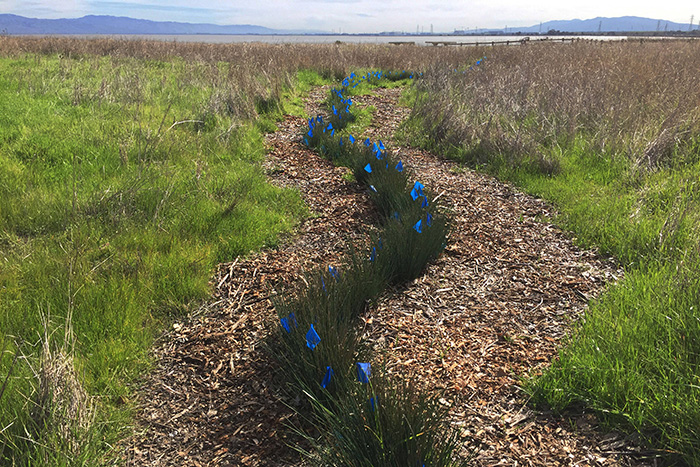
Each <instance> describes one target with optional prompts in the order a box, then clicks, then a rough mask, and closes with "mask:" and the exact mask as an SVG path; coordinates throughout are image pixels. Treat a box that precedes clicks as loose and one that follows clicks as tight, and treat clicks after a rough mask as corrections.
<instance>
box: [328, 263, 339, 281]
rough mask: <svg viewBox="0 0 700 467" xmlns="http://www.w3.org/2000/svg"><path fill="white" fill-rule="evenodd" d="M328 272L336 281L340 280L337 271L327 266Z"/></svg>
mask: <svg viewBox="0 0 700 467" xmlns="http://www.w3.org/2000/svg"><path fill="white" fill-rule="evenodd" d="M328 272H329V273H330V274H331V277H332V278H333V279H335V280H336V281H338V280H339V279H340V274H338V269H336V268H334V267H333V266H328Z"/></svg>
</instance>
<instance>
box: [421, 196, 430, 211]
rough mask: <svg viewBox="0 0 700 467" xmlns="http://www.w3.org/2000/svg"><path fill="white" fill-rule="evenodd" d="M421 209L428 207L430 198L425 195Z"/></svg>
mask: <svg viewBox="0 0 700 467" xmlns="http://www.w3.org/2000/svg"><path fill="white" fill-rule="evenodd" d="M420 207H422V208H427V207H428V198H426V197H425V195H424V196H423V202H422V203H421V204H420Z"/></svg>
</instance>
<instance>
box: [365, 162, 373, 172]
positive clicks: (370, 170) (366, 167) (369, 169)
mask: <svg viewBox="0 0 700 467" xmlns="http://www.w3.org/2000/svg"><path fill="white" fill-rule="evenodd" d="M365 172H367V173H368V174H371V173H372V166H371V165H369V164H367V165H366V166H365Z"/></svg>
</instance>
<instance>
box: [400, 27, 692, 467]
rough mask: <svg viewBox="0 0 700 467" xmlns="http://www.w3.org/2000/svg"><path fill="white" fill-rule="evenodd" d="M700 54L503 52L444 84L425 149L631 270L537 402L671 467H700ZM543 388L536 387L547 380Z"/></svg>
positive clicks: (591, 48)
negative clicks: (545, 213)
mask: <svg viewBox="0 0 700 467" xmlns="http://www.w3.org/2000/svg"><path fill="white" fill-rule="evenodd" d="M698 59H700V44H699V43H697V42H696V41H665V40H664V41H643V42H639V41H637V42H597V43H586V42H577V43H574V44H572V45H570V46H569V45H566V46H555V45H543V46H536V47H531V46H525V47H518V48H498V49H493V50H492V51H490V52H487V60H486V61H485V62H484V63H482V64H481V66H479V67H474V68H473V69H471V70H469V69H467V70H464V71H465V72H464V73H462V72H461V70H457V71H458V72H455V71H445V70H441V69H432V70H428V71H426V72H425V73H424V75H423V76H422V79H420V80H419V81H418V82H417V84H416V89H415V90H414V91H413V94H412V97H413V113H412V116H411V118H410V120H409V121H408V122H407V124H406V125H405V126H404V134H405V136H406V137H407V138H408V139H410V140H411V141H412V142H413V144H417V145H422V146H424V147H428V148H432V149H434V150H436V151H438V152H441V153H443V154H445V155H446V156H448V157H452V158H455V159H457V160H459V161H462V162H464V163H466V164H469V165H471V166H474V167H477V168H480V169H482V170H486V171H489V172H491V173H494V174H496V175H497V176H499V177H501V178H504V179H507V180H510V181H512V182H515V183H516V184H518V185H520V186H522V187H523V188H524V189H525V190H527V191H529V192H531V193H533V194H536V195H538V196H542V197H544V198H546V199H549V200H551V201H552V202H553V203H554V204H555V205H556V206H557V208H558V209H559V211H560V215H559V217H558V221H559V222H561V224H562V225H564V226H565V227H566V228H568V229H570V230H572V231H573V232H574V235H575V236H576V237H577V239H578V241H579V242H580V243H581V244H583V245H585V246H594V247H597V248H598V249H599V250H600V251H601V252H603V253H605V254H609V255H612V256H613V257H615V258H616V259H617V260H618V261H619V262H620V263H621V264H622V265H623V266H624V267H625V276H626V277H625V278H624V279H623V280H621V281H620V282H619V283H617V284H612V285H611V286H610V287H609V289H608V291H607V292H606V293H605V294H604V295H603V296H602V297H601V298H599V299H598V300H596V301H595V302H594V303H592V304H591V309H590V311H589V312H588V314H587V315H586V317H585V319H584V320H583V321H582V322H581V323H579V325H578V326H577V329H576V330H575V332H574V333H573V335H572V336H571V338H570V342H569V344H568V346H566V347H565V348H563V349H562V350H561V352H560V357H559V359H557V360H556V361H555V362H554V363H553V364H552V367H551V368H550V369H549V370H548V371H546V372H545V374H544V375H542V376H540V377H538V378H534V379H531V380H530V382H529V383H528V384H527V388H528V390H529V391H530V392H531V393H532V394H533V395H534V396H535V400H536V401H537V402H538V403H546V404H548V405H549V406H551V407H553V408H555V409H557V410H566V409H569V410H572V409H573V410H576V409H579V408H581V407H588V408H592V409H594V410H595V411H597V413H598V414H599V415H600V416H601V418H602V419H604V420H605V421H607V422H609V423H611V424H615V425H616V426H618V427H623V428H625V429H627V430H630V431H633V432H634V431H636V432H638V433H639V434H641V439H642V440H644V442H646V443H647V444H648V446H650V447H652V448H657V449H659V450H660V454H661V455H663V456H664V457H666V458H667V460H668V462H685V463H688V464H697V463H698V462H700V442H698V440H700V429H699V427H700V384H698V382H699V381H700V379H699V378H700V360H699V359H698V348H700V319H698V316H699V315H698V310H699V309H700V295H699V294H698V290H700V287H699V285H700V231H699V229H698V226H699V225H700V74H698V73H697V63H698ZM533 376H535V375H533Z"/></svg>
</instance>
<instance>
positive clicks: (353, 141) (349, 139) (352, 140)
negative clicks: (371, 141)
mask: <svg viewBox="0 0 700 467" xmlns="http://www.w3.org/2000/svg"><path fill="white" fill-rule="evenodd" d="M348 141H350V144H355V138H353V137H352V135H349V136H348Z"/></svg>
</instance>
